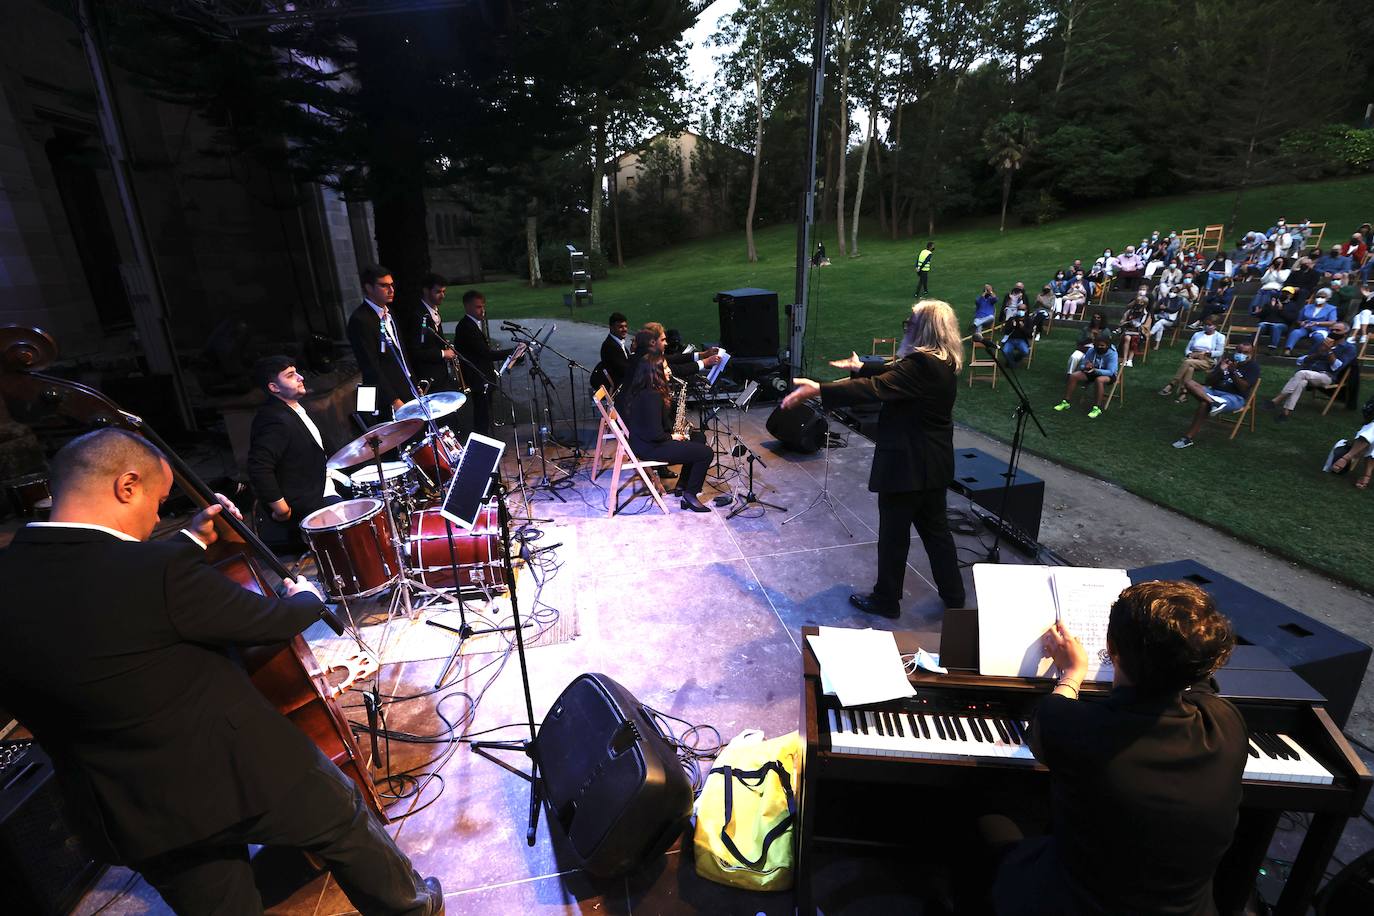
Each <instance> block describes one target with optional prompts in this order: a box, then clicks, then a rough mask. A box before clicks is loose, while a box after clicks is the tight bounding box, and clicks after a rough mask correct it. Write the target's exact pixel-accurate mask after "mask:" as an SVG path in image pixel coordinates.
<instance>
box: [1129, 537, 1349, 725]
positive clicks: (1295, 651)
mask: <svg viewBox="0 0 1374 916" xmlns="http://www.w3.org/2000/svg"><path fill="white" fill-rule="evenodd" d="M1127 572H1128V574H1129V575H1130V577H1131V581H1132V582H1150V581H1152V580H1155V579H1162V580H1182V581H1184V582H1193V583H1196V584H1197V585H1199V586H1201V587H1202V589H1203V590H1204V591H1206V592H1207V594H1209V595H1211V596H1212V599H1213V600H1214V601H1215V602H1216V603H1217V608H1218V609H1219V610H1220V611H1221V612H1222V613H1223V614H1225V615H1226V616H1227V617H1229V618H1231V624H1232V626H1234V627H1235V630H1236V638H1237V640H1238V641H1240V642H1241V643H1245V644H1249V645H1255V646H1262V647H1263V648H1265V649H1268V650H1269V651H1270V652H1272V653H1274V655H1275V656H1277V657H1278V659H1279V660H1280V661H1281V662H1283V663H1284V664H1285V665H1287V666H1288V667H1289V668H1291V669H1292V670H1293V671H1294V672H1295V673H1296V674H1298V676H1300V677H1301V678H1302V679H1303V680H1305V681H1307V683H1309V684H1311V685H1312V686H1313V687H1314V688H1316V689H1317V691H1319V692H1320V693H1321V695H1322V696H1324V697H1326V704H1327V705H1326V711H1327V712H1328V713H1330V714H1331V718H1332V720H1333V721H1334V722H1335V723H1336V725H1337V726H1338V727H1340V728H1344V727H1345V723H1346V720H1347V719H1349V718H1350V710H1351V709H1352V708H1353V707H1354V705H1355V696H1356V695H1357V694H1358V693H1359V691H1360V684H1361V682H1363V680H1364V674H1365V669H1366V668H1368V666H1369V657H1370V651H1371V650H1370V647H1369V646H1367V645H1365V644H1364V643H1362V642H1360V641H1359V640H1358V639H1354V638H1352V637H1350V636H1346V635H1345V634H1344V633H1342V632H1340V631H1339V630H1336V629H1333V628H1332V627H1329V626H1327V625H1326V624H1324V623H1322V622H1321V621H1319V620H1313V619H1312V618H1311V617H1308V616H1307V615H1306V614H1303V613H1301V612H1299V611H1296V610H1294V609H1293V608H1291V607H1289V606H1288V605H1286V604H1284V603H1282V602H1281V601H1276V600H1274V599H1273V598H1270V597H1269V596H1268V595H1265V594H1263V593H1261V592H1257V591H1255V590H1254V589H1253V588H1251V587H1250V586H1248V585H1245V584H1244V583H1241V582H1237V581H1236V580H1235V579H1231V578H1228V577H1226V576H1223V575H1222V574H1221V573H1219V572H1217V571H1216V570H1214V569H1211V568H1210V567H1207V566H1203V565H1202V564H1201V563H1199V562H1197V561H1196V560H1177V561H1175V562H1173V563H1159V564H1156V565H1154V566H1142V567H1140V568H1139V569H1131V570H1127Z"/></svg>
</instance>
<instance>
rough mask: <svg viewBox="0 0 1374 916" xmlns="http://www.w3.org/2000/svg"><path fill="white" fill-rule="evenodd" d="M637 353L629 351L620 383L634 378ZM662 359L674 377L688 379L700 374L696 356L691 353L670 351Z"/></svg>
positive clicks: (637, 363) (637, 364) (637, 366)
mask: <svg viewBox="0 0 1374 916" xmlns="http://www.w3.org/2000/svg"><path fill="white" fill-rule="evenodd" d="M639 359H640V357H639V354H638V353H631V354H630V357H629V359H628V360H626V362H625V377H624V379H623V381H622V384H628V383H629V382H631V381H633V380H634V377H635V370H637V369H638V368H639ZM663 361H664V362H665V363H667V364H668V369H669V370H670V371H671V372H672V373H673V378H675V379H689V378H692V377H693V376H695V375H700V374H701V367H700V366H698V365H697V358H696V357H695V356H693V355H692V354H691V353H670V354H668V355H665V356H664V357H663Z"/></svg>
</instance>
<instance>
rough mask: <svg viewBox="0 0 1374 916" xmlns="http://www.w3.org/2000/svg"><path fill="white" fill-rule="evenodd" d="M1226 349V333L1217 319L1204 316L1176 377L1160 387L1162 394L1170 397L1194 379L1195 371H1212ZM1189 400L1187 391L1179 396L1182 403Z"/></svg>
mask: <svg viewBox="0 0 1374 916" xmlns="http://www.w3.org/2000/svg"><path fill="white" fill-rule="evenodd" d="M1225 350H1226V335H1225V334H1223V333H1221V332H1220V331H1218V330H1217V320H1216V319H1215V318H1210V317H1209V318H1204V319H1203V321H1202V330H1200V331H1198V332H1197V333H1196V334H1194V335H1193V336H1192V339H1190V340H1189V341H1188V352H1187V353H1186V354H1185V355H1184V357H1183V359H1182V360H1181V361H1180V362H1179V364H1178V371H1177V372H1175V373H1174V377H1173V378H1171V379H1169V383H1168V384H1167V385H1165V386H1164V387H1163V388H1161V389H1159V393H1160V395H1162V396H1163V397H1168V396H1169V395H1171V394H1173V393H1174V390H1175V389H1177V388H1180V387H1181V386H1183V385H1186V384H1187V383H1188V382H1190V381H1192V379H1193V373H1194V372H1197V371H1198V370H1202V371H1203V372H1211V371H1212V367H1213V366H1215V365H1216V364H1217V360H1219V359H1221V354H1222V353H1223V352H1225ZM1186 400H1188V393H1187V391H1183V392H1181V393H1180V394H1179V396H1178V403H1180V404H1182V403H1183V402H1184V401H1186Z"/></svg>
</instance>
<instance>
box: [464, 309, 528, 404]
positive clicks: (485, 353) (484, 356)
mask: <svg viewBox="0 0 1374 916" xmlns="http://www.w3.org/2000/svg"><path fill="white" fill-rule="evenodd" d="M453 349H455V350H457V351H458V353H459V354H460V355H462V357H463V358H464V359H465V360H466V362H464V363H463V371H464V372H467V371H468V370H469V369H474V370H475V372H476V374H477V375H478V376H479V377H478V378H475V379H470V380H469V384H470V385H476V384H477V383H478V382H481V381H485V382H486V383H487V384H489V385H495V384H496V370H497V368H498V367H497V365H496V361H497V360H498V359H500V360H504V359H505V358H506V357H507V356H510V355H511V354H512V353H514V352H515V349H514V348H513V347H510V348H506V349H501V348H499V347H493V346H492V345H491V341H489V340H487V335H486V334H483V333H482V326H481V325H479V324H478V323H477V322H476V321H473V320H472V318H470V317H469V316H467V315H464V316H463V317H462V318H460V319H459V320H458V327H457V328H456V329H455V330H454V332H453ZM475 390H476V388H474V391H475Z"/></svg>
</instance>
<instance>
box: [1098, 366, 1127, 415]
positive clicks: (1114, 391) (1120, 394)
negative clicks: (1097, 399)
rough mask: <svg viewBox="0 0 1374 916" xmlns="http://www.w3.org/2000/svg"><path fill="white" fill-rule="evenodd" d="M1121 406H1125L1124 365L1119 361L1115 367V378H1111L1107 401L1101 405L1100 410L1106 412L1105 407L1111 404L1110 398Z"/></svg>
mask: <svg viewBox="0 0 1374 916" xmlns="http://www.w3.org/2000/svg"><path fill="white" fill-rule="evenodd" d="M1113 398H1115V399H1116V402H1117V403H1118V404H1120V405H1121V406H1122V407H1125V406H1126V365H1125V363H1119V364H1118V365H1117V367H1116V378H1114V379H1112V387H1111V390H1110V391H1108V392H1107V403H1105V404H1103V405H1102V412H1103V413H1106V412H1107V408H1109V407H1111V406H1112V399H1113Z"/></svg>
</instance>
